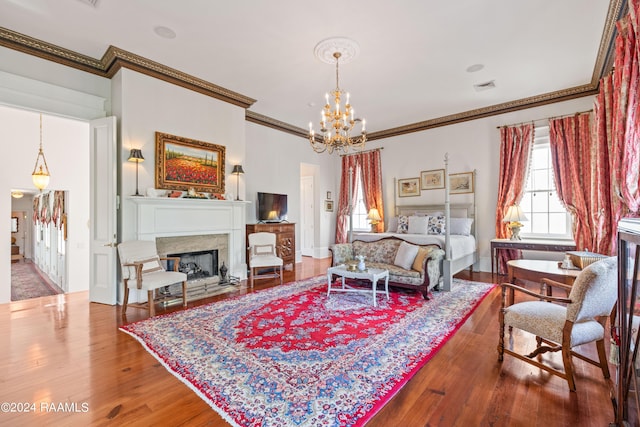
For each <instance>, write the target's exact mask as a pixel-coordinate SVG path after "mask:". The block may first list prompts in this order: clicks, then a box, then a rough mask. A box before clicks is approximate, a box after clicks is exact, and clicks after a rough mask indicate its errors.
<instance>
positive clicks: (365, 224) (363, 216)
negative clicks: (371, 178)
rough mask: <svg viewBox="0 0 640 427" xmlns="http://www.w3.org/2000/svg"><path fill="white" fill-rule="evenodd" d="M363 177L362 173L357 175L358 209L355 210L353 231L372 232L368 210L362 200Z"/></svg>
mask: <svg viewBox="0 0 640 427" xmlns="http://www.w3.org/2000/svg"><path fill="white" fill-rule="evenodd" d="M362 193H363V189H362V176H361V174H360V171H359V170H358V173H357V174H356V198H357V202H356V208H355V209H354V210H353V231H371V224H370V223H369V220H368V219H367V215H368V212H367V208H366V207H365V205H364V201H363V199H362Z"/></svg>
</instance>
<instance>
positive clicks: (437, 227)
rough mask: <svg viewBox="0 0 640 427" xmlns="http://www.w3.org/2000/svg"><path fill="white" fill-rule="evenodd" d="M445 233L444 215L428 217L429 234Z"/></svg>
mask: <svg viewBox="0 0 640 427" xmlns="http://www.w3.org/2000/svg"><path fill="white" fill-rule="evenodd" d="M444 233H445V217H444V215H438V216H429V234H444Z"/></svg>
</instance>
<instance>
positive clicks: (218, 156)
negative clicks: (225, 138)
mask: <svg viewBox="0 0 640 427" xmlns="http://www.w3.org/2000/svg"><path fill="white" fill-rule="evenodd" d="M225 150H226V148H225V147H224V146H223V145H217V144H211V143H209V142H203V141H197V140H195V139H189V138H183V137H181V136H175V135H169V134H167V133H161V132H156V188H161V189H166V190H182V191H186V190H189V189H191V188H193V189H194V190H195V191H201V192H205V193H219V194H224V192H225V191H224V176H225V171H224V169H225V167H224V165H225Z"/></svg>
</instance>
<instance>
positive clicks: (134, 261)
mask: <svg viewBox="0 0 640 427" xmlns="http://www.w3.org/2000/svg"><path fill="white" fill-rule="evenodd" d="M118 256H119V257H120V267H121V269H122V279H123V281H124V299H123V303H122V315H124V314H125V313H126V311H127V304H128V302H129V289H143V290H146V291H147V298H148V303H149V316H150V317H153V316H155V314H156V313H155V304H154V293H155V290H156V289H159V288H164V287H165V286H169V285H173V284H174V283H180V282H182V305H183V307H186V306H187V275H186V274H185V273H181V272H179V271H178V264H179V261H180V258H178V257H167V258H160V257H159V256H158V252H157V249H156V244H155V242H152V241H145V240H133V241H129V242H122V243H120V244H119V245H118ZM162 260H173V261H174V263H173V267H174V268H173V269H174V271H166V270H165V268H164V266H163V265H162V263H161V262H160V261H162Z"/></svg>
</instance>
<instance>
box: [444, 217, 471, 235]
mask: <svg viewBox="0 0 640 427" xmlns="http://www.w3.org/2000/svg"><path fill="white" fill-rule="evenodd" d="M471 224H473V219H472V218H451V219H450V220H449V233H451V234H460V235H462V236H469V235H470V234H471Z"/></svg>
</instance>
